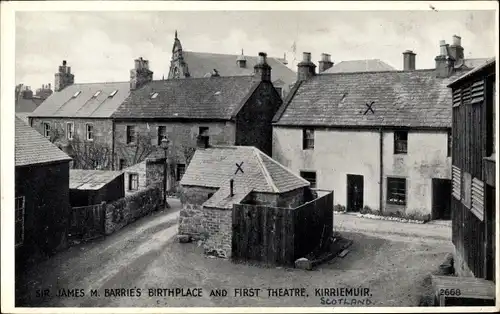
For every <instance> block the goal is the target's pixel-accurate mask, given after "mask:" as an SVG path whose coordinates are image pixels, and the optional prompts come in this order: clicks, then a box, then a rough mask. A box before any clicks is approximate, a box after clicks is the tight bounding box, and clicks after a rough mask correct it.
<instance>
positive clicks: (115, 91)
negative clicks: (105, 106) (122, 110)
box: [109, 89, 118, 97]
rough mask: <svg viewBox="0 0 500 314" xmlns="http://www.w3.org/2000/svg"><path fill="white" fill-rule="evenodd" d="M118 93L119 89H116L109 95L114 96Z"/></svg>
mask: <svg viewBox="0 0 500 314" xmlns="http://www.w3.org/2000/svg"><path fill="white" fill-rule="evenodd" d="M116 93H118V90H117V89H115V90H114V91H112V92H111V94H109V97H113V96H115V95H116Z"/></svg>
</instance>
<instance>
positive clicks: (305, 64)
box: [297, 52, 321, 81]
mask: <svg viewBox="0 0 500 314" xmlns="http://www.w3.org/2000/svg"><path fill="white" fill-rule="evenodd" d="M302 59H303V60H302V61H301V62H299V64H297V68H298V69H297V81H305V80H307V79H309V78H311V77H312V76H314V75H316V70H315V69H316V65H315V64H314V63H312V62H311V53H310V52H304V53H303V54H302ZM320 70H321V69H320Z"/></svg>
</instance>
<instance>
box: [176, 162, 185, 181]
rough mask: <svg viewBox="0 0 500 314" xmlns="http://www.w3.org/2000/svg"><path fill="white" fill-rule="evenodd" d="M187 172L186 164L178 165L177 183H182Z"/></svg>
mask: <svg viewBox="0 0 500 314" xmlns="http://www.w3.org/2000/svg"><path fill="white" fill-rule="evenodd" d="M185 172H186V165H185V164H177V172H176V175H177V177H176V179H177V181H181V179H182V176H183V175H184V173H185Z"/></svg>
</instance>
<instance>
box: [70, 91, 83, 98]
mask: <svg viewBox="0 0 500 314" xmlns="http://www.w3.org/2000/svg"><path fill="white" fill-rule="evenodd" d="M80 93H81V91H77V92H76V93H74V94H73V96H72V97H71V98H76V97H78V95H80Z"/></svg>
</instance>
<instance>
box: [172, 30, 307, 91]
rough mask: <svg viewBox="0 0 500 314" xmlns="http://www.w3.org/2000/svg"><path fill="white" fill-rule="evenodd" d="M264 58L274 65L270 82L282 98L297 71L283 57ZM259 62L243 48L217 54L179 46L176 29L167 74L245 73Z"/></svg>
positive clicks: (209, 74)
mask: <svg viewBox="0 0 500 314" xmlns="http://www.w3.org/2000/svg"><path fill="white" fill-rule="evenodd" d="M267 62H268V63H269V65H270V66H271V67H272V68H273V73H272V75H271V82H272V83H273V85H274V87H276V89H277V90H278V92H279V93H280V95H281V97H282V98H285V95H286V94H287V93H288V91H289V90H290V86H292V85H293V83H295V80H296V77H297V75H296V73H295V72H294V71H293V70H292V69H290V68H289V67H287V64H288V63H287V60H286V56H284V58H272V57H269V58H268V60H267ZM258 63H259V58H258V57H257V56H250V55H245V54H244V51H243V49H242V50H241V53H240V54H220V53H209V52H194V51H186V50H184V49H183V48H182V44H181V41H180V39H179V38H178V37H177V31H176V32H175V38H174V44H173V47H172V59H171V61H170V70H169V73H168V78H187V77H191V78H200V77H209V76H211V75H212V74H214V73H215V72H216V73H217V75H220V76H248V75H251V74H252V72H253V68H254V66H255V65H256V64H258Z"/></svg>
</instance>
